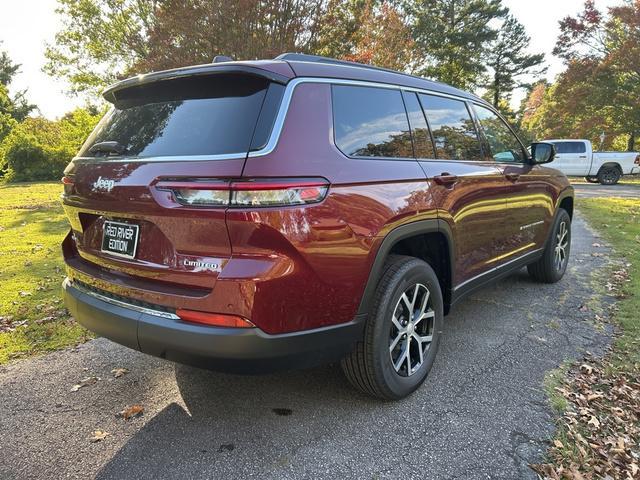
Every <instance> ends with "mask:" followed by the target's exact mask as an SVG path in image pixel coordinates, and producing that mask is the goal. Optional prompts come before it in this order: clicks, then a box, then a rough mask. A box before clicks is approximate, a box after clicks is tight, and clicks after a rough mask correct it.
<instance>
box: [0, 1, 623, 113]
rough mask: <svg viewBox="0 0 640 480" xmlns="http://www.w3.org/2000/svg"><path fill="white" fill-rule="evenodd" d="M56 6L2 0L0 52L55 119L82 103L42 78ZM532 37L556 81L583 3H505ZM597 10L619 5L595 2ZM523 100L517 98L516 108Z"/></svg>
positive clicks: (19, 86) (56, 25)
mask: <svg viewBox="0 0 640 480" xmlns="http://www.w3.org/2000/svg"><path fill="white" fill-rule="evenodd" d="M56 3H57V2H56V0H0V11H2V16H0V42H2V43H1V44H0V49H3V50H6V51H8V52H9V55H10V57H11V58H12V59H13V61H14V62H16V63H19V64H21V65H22V66H21V69H20V74H19V75H17V76H16V77H15V79H14V81H13V83H12V85H11V90H12V92H15V91H18V90H24V89H28V93H27V98H28V99H29V101H30V102H31V103H35V104H36V105H38V108H39V109H40V113H41V114H42V115H44V116H45V117H47V118H51V119H53V118H56V117H59V116H61V115H62V114H64V113H65V112H67V111H69V110H71V109H73V108H74V107H76V106H78V105H82V104H83V103H84V102H83V101H82V100H81V99H78V98H77V97H70V96H68V95H67V94H66V93H65V91H66V90H67V85H66V84H65V82H63V81H61V80H57V79H54V78H51V77H49V76H48V75H46V74H45V73H43V72H42V67H43V65H44V64H45V62H46V59H45V57H44V50H45V46H46V44H47V43H53V41H54V35H55V33H56V32H57V31H58V30H59V29H60V28H61V24H60V20H59V18H58V17H57V15H56V14H55V11H54V10H55V7H56ZM503 3H504V4H505V5H506V6H507V7H509V9H510V10H511V11H512V13H513V14H514V15H515V16H516V18H518V20H519V21H520V22H521V23H522V24H524V25H525V27H526V29H527V33H528V34H529V36H530V37H531V51H532V52H533V53H539V52H543V53H545V54H546V61H547V64H548V66H549V70H548V72H547V74H546V77H547V78H548V79H549V80H553V78H555V76H556V75H557V74H558V73H560V72H561V71H562V69H563V67H562V62H561V61H560V60H559V59H557V58H555V57H553V55H552V54H551V51H552V50H553V46H554V44H555V41H556V38H557V36H558V21H559V20H561V19H562V18H564V17H565V16H567V15H573V14H575V13H577V12H578V11H580V10H581V9H582V5H583V3H584V0H534V1H531V0H503ZM595 3H596V6H597V7H598V8H600V9H605V7H607V6H611V5H614V4H616V3H620V1H619V0H596V2H595ZM521 98H522V94H518V95H515V96H514V99H513V102H514V105H517V104H518V103H519V101H520V99H521Z"/></svg>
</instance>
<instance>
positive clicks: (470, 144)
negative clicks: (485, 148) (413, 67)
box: [419, 94, 482, 160]
mask: <svg viewBox="0 0 640 480" xmlns="http://www.w3.org/2000/svg"><path fill="white" fill-rule="evenodd" d="M419 97H420V103H422V108H423V109H424V112H425V114H426V116H427V120H428V121H429V126H430V127H431V133H432V134H433V141H434V142H435V147H436V154H437V157H438V158H443V159H445V160H482V152H481V150H480V142H479V141H478V133H477V132H476V127H475V125H474V123H473V120H472V119H471V115H470V114H469V110H468V109H467V105H466V104H465V103H464V102H462V101H460V100H454V99H451V98H445V97H438V96H435V95H425V94H420V95H419Z"/></svg>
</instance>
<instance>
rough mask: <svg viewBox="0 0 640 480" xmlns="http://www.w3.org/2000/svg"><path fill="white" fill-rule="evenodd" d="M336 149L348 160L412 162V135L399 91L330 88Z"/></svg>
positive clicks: (374, 88) (356, 87)
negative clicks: (383, 159) (368, 159)
mask: <svg viewBox="0 0 640 480" xmlns="http://www.w3.org/2000/svg"><path fill="white" fill-rule="evenodd" d="M332 99H333V123H334V132H335V142H336V145H337V147H338V148H339V149H340V150H341V151H342V153H344V154H345V155H347V156H349V157H386V158H413V145H412V143H411V131H410V130H409V122H408V120H407V114H406V112H405V108H404V103H403V102H402V93H401V92H400V91H399V90H393V89H385V88H376V87H359V86H350V85H333V86H332Z"/></svg>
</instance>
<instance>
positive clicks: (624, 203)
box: [580, 198, 640, 371]
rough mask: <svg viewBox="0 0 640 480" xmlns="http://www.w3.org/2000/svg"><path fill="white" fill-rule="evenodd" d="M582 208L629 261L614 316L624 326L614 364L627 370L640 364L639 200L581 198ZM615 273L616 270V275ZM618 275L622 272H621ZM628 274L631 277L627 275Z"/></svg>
mask: <svg viewBox="0 0 640 480" xmlns="http://www.w3.org/2000/svg"><path fill="white" fill-rule="evenodd" d="M580 211H581V212H583V213H584V214H585V215H586V216H587V218H588V220H589V222H590V223H591V225H592V226H593V227H594V228H596V229H597V230H598V231H599V232H600V233H601V234H602V236H603V237H604V238H605V239H606V240H607V241H608V242H609V243H610V244H611V245H612V246H613V248H614V249H615V251H616V253H617V254H618V255H619V256H620V257H622V259H623V261H625V263H626V264H627V266H626V267H625V270H626V273H625V274H624V275H623V276H624V277H625V278H624V279H623V280H629V281H623V282H621V284H620V290H619V296H620V297H621V301H620V302H619V303H618V309H617V311H616V313H615V316H614V317H615V318H614V320H615V321H616V323H617V324H618V325H619V326H620V327H621V330H622V331H621V336H620V337H618V338H617V339H616V342H615V352H616V355H614V357H613V358H612V366H613V367H615V368H618V369H622V370H625V371H632V370H633V369H638V368H639V367H640V200H635V199H622V198H618V199H616V198H611V199H602V198H592V199H581V200H580ZM615 274H616V273H615V272H614V275H615ZM617 275H621V274H620V273H618V274H617ZM627 275H628V279H627V278H626V277H627Z"/></svg>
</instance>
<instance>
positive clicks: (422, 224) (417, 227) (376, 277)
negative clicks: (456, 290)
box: [358, 219, 454, 314]
mask: <svg viewBox="0 0 640 480" xmlns="http://www.w3.org/2000/svg"><path fill="white" fill-rule="evenodd" d="M426 233H441V234H443V235H444V237H445V238H446V241H447V245H448V250H449V259H448V263H449V279H451V280H450V282H449V283H450V284H449V285H448V286H447V288H446V290H447V291H443V292H442V293H443V297H444V299H445V304H448V303H449V302H450V299H451V286H452V285H453V265H454V262H453V255H454V253H453V252H454V248H453V236H452V233H451V229H450V228H449V225H448V224H447V222H445V221H444V220H440V219H430V220H420V221H417V222H412V223H409V224H406V225H401V226H399V227H397V228H395V229H393V230H392V231H391V232H389V233H388V234H387V236H386V237H384V239H383V240H382V243H381V244H380V247H379V248H378V251H377V253H376V258H375V260H374V262H373V266H372V267H371V272H370V273H369V278H368V280H367V285H366V287H365V290H364V294H363V295H362V300H361V301H360V307H359V309H358V314H366V313H368V312H369V311H371V308H372V307H373V297H374V293H375V290H376V287H377V286H378V282H379V281H380V278H382V275H383V274H384V266H385V263H386V261H387V258H388V256H389V253H390V252H391V250H392V248H393V246H394V245H396V244H397V243H398V242H400V241H401V240H403V239H406V238H409V237H413V236H416V235H420V234H426ZM446 306H447V305H445V311H446V310H447V308H446Z"/></svg>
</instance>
